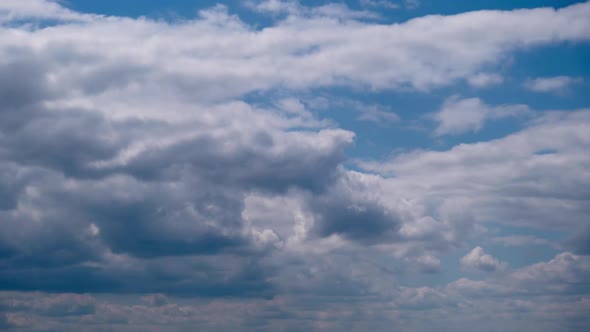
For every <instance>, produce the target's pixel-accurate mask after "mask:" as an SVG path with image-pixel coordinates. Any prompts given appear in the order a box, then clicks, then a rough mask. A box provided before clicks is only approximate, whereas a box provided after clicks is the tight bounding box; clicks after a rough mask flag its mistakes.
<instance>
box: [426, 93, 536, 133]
mask: <svg viewBox="0 0 590 332" xmlns="http://www.w3.org/2000/svg"><path fill="white" fill-rule="evenodd" d="M529 111H530V110H529V107H528V106H526V105H520V104H517V105H500V106H492V105H487V104H485V103H484V102H483V101H482V100H481V99H479V98H467V99H461V98H459V97H458V96H453V97H450V98H448V99H447V100H446V101H445V102H444V104H443V106H442V107H441V109H440V111H438V112H437V113H435V114H434V115H433V118H434V120H435V121H436V122H438V126H437V127H436V129H435V131H434V134H435V135H436V136H442V135H460V134H464V133H467V132H478V131H479V130H481V128H482V127H483V126H484V124H485V122H486V121H489V120H496V119H501V118H506V117H514V116H520V115H524V114H527V113H528V112H529Z"/></svg>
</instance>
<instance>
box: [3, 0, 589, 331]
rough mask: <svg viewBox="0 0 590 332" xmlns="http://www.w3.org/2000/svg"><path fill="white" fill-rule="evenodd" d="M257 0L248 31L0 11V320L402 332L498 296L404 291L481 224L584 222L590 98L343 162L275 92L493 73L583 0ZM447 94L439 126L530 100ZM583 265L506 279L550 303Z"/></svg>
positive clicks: (299, 108)
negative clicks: (581, 106)
mask: <svg viewBox="0 0 590 332" xmlns="http://www.w3.org/2000/svg"><path fill="white" fill-rule="evenodd" d="M257 4H259V5H261V6H266V7H265V8H266V9H265V10H267V11H270V12H271V13H280V15H277V18H276V20H274V21H273V22H272V23H271V24H269V26H266V27H264V28H258V27H256V26H253V25H249V24H247V23H245V22H244V21H242V20H241V19H240V17H238V16H235V15H232V14H230V12H229V11H228V9H227V8H226V7H224V6H215V7H213V8H210V9H207V10H202V11H200V12H199V13H198V15H197V16H196V17H195V18H193V19H187V20H185V21H182V22H164V21H157V20H151V19H148V18H139V19H133V18H123V17H112V16H96V15H87V14H81V13H76V12H73V11H71V10H67V9H65V7H62V6H60V5H59V4H58V3H56V2H47V1H32V0H31V1H28V2H26V1H18V2H17V1H10V2H2V4H1V5H0V8H1V10H0V11H1V12H2V19H1V21H2V22H3V23H2V26H1V28H0V33H1V34H2V36H3V38H1V39H0V53H1V54H2V57H1V60H0V219H1V220H2V223H0V288H2V289H3V290H8V291H10V292H3V293H2V296H0V299H1V300H2V301H1V302H2V304H1V309H0V311H2V315H0V317H2V318H0V324H2V325H3V326H4V327H6V326H19V327H22V328H24V329H30V330H39V329H41V330H43V329H45V330H52V329H53V330H56V331H60V330H80V328H79V325H85V326H90V327H89V328H90V329H91V330H92V329H96V330H105V329H106V330H112V329H116V330H123V331H124V330H137V329H138V328H140V329H142V330H143V327H146V325H148V324H154V325H153V326H155V327H153V326H152V328H153V329H155V330H162V329H164V330H165V329H169V330H172V331H174V330H190V331H193V330H195V328H197V329H199V328H200V327H203V329H202V330H207V329H209V330H232V329H234V330H235V329H243V330H248V329H250V330H265V329H266V330H280V329H289V328H292V329H295V330H297V329H302V328H305V329H308V330H330V329H332V330H342V329H353V330H355V329H356V330H379V329H382V330H383V329H391V326H394V325H392V323H393V322H394V321H397V322H398V323H399V324H401V325H400V327H401V328H402V329H406V330H411V329H413V328H414V327H413V326H409V325H411V324H410V323H407V320H405V319H398V318H400V317H402V316H403V315H409V316H403V317H409V318H412V316H411V315H413V314H415V313H413V311H416V310H434V311H433V312H434V315H435V317H436V315H439V316H438V317H446V312H443V311H437V310H443V309H444V310H451V309H449V307H453V306H455V308H466V307H469V306H468V305H466V303H467V304H468V303H469V302H468V300H469V299H467V300H466V299H464V298H461V296H462V294H465V293H469V292H471V291H473V289H475V288H477V287H479V286H481V287H482V288H484V289H485V290H488V291H497V290H498V289H500V290H499V291H498V292H500V293H501V287H500V286H499V285H500V281H496V279H490V280H486V281H481V282H480V281H467V280H464V279H460V281H458V282H457V283H456V284H453V285H450V286H448V288H447V287H438V288H436V287H416V288H411V287H405V286H401V281H400V280H403V279H404V278H405V279H406V280H407V279H408V278H411V276H408V275H409V274H410V272H415V271H418V272H423V273H437V272H440V271H442V270H443V266H441V255H443V254H445V253H449V252H450V251H452V250H454V249H455V250H456V249H457V248H462V247H463V245H464V244H465V242H466V240H467V239H469V238H470V237H471V236H473V233H474V232H475V231H476V230H477V229H478V226H480V225H481V224H484V223H487V222H495V223H508V224H513V225H519V226H524V227H535V228H541V229H551V230H561V231H568V230H571V229H573V228H574V227H579V225H580V222H581V221H583V220H586V218H585V217H586V216H587V214H588V208H587V206H588V204H587V201H586V199H585V197H588V191H587V189H586V188H588V187H589V186H588V181H587V179H588V176H587V167H585V166H586V165H587V164H588V157H587V154H586V153H584V152H585V151H587V148H588V146H589V145H590V143H589V142H590V137H588V133H589V132H590V131H589V130H588V126H589V123H590V116H589V111H588V110H576V111H566V112H546V113H543V114H540V115H539V116H538V117H536V118H535V120H534V121H531V122H530V123H528V124H527V126H526V127H525V128H524V129H522V130H520V131H518V132H516V133H513V134H511V135H508V136H506V137H503V138H499V139H496V140H492V141H488V142H479V143H472V144H461V145H457V146H454V147H452V148H450V149H448V150H443V151H422V150H417V151H409V152H407V153H401V154H396V155H395V156H394V157H393V158H392V159H391V160H386V161H372V162H366V163H363V164H362V165H360V166H362V167H361V168H360V169H358V170H356V171H352V170H350V169H349V168H347V164H346V161H347V159H346V155H345V152H346V149H347V148H348V147H349V146H351V144H353V143H354V138H355V133H353V132H351V131H349V130H345V129H342V128H339V126H338V125H337V124H336V123H335V121H330V120H326V119H323V117H332V115H331V114H329V115H323V114H322V116H321V117H320V116H319V115H317V114H315V113H314V112H313V110H310V109H309V107H310V105H309V104H308V103H306V101H305V100H303V99H299V98H296V97H294V96H296V95H297V94H298V93H301V92H305V91H313V89H317V88H333V87H336V88H337V87H342V86H345V87H354V88H355V89H359V90H361V91H373V92H383V91H386V92H387V91H389V90H398V91H408V90H411V91H413V92H416V91H418V92H420V91H427V90H430V89H435V88H437V87H442V86H450V85H452V84H454V83H456V82H459V81H461V80H467V81H469V80H471V81H472V82H471V83H472V84H475V85H486V84H491V83H490V82H492V81H494V79H497V78H494V77H493V76H485V75H487V74H485V73H484V72H482V70H483V69H484V68H486V70H487V69H488V68H490V67H492V68H493V67H494V65H496V64H498V63H499V62H501V61H502V59H503V58H504V57H505V56H508V55H509V54H511V52H513V51H515V50H519V49H523V48H526V49H529V48H531V47H533V46H540V45H548V44H554V43H559V42H563V41H568V42H580V41H586V40H588V34H587V31H588V20H587V16H588V15H587V14H588V12H589V11H590V6H589V5H588V3H583V4H577V5H573V6H569V7H565V8H562V9H559V10H554V9H549V8H544V9H530V10H516V11H480V12H471V13H463V14H458V15H451V16H436V15H432V16H426V17H422V18H417V19H412V20H409V21H407V22H404V23H396V24H382V23H375V22H374V21H371V19H372V18H374V16H371V15H368V14H367V13H366V12H363V11H360V12H358V11H353V10H350V8H348V7H345V6H343V5H326V6H320V7H305V8H300V7H299V6H295V5H293V4H295V3H294V2H277V1H267V2H260V3H257ZM263 9H264V8H262V7H260V10H263ZM281 15H282V16H281ZM45 21H51V24H44V23H47V22H45ZM474 22H477V24H475V23H474ZM195 36H198V38H195ZM482 36H483V37H482ZM489 70H492V69H489ZM482 73H483V74H482ZM481 75H484V76H481ZM490 75H492V74H490ZM277 90H278V91H277ZM269 95H270V96H275V95H276V96H279V97H278V98H277V99H272V98H270V97H269V98H270V99H272V100H271V102H268V103H266V104H264V103H261V104H262V105H260V104H256V103H255V102H252V101H251V100H252V99H256V98H257V97H261V96H262V97H263V98H265V97H268V96H269ZM447 102H448V104H445V105H443V108H442V109H441V112H439V113H437V115H436V116H435V119H437V121H438V122H439V128H442V129H440V134H441V135H443V134H455V133H456V134H458V133H464V132H468V131H477V130H479V128H481V127H483V126H484V125H485V123H486V121H489V120H493V119H497V118H501V117H504V116H513V115H516V114H521V113H524V112H525V111H526V110H527V109H526V107H524V106H519V105H513V106H493V105H487V104H485V103H484V102H483V101H482V100H480V99H477V98H472V99H460V98H459V97H454V98H450V99H449V100H448V101H447ZM362 106H366V105H362V104H360V103H359V104H354V105H352V106H351V107H352V108H354V109H356V110H359V111H363V110H364V112H361V115H360V117H361V119H362V120H369V121H380V122H384V121H391V122H394V121H397V120H398V117H397V115H395V113H391V112H385V110H384V109H383V108H380V107H379V106H375V107H369V108H365V109H363V108H362ZM465 119H466V120H465ZM576 253H578V251H576ZM475 254H477V252H476V253H475ZM475 258H476V261H477V262H478V263H477V264H475V266H477V267H479V268H483V269H486V268H487V269H489V268H490V266H491V265H490V264H492V265H493V266H494V268H496V269H498V267H499V266H500V265H502V263H501V262H499V263H498V262H497V260H496V259H494V258H493V257H491V258H490V256H489V255H487V254H485V253H483V252H479V255H476V257H475ZM585 259H586V258H585V257H582V256H576V255H574V254H566V253H564V254H563V255H562V256H559V257H557V258H555V259H554V260H553V261H550V262H547V263H539V264H540V265H533V266H531V267H529V270H522V271H521V270H518V271H517V272H518V273H517V272H514V274H511V272H510V271H509V272H506V275H508V277H507V278H508V281H510V282H512V283H515V284H518V282H521V281H522V283H523V284H524V283H531V284H532V283H533V282H532V281H531V280H536V282H538V283H539V284H540V285H541V286H539V290H540V291H539V292H542V291H545V292H546V293H548V294H554V295H556V296H558V295H559V296H566V295H563V294H562V293H561V291H570V292H573V291H577V290H578V287H580V284H582V283H583V282H584V280H586V279H587V276H586V270H587V269H586V263H585ZM490 262H492V263H490ZM496 263H497V264H496ZM486 264H487V265H486ZM576 265H577V266H579V267H578V268H577V269H576V267H575V266H576ZM417 282H420V281H417ZM572 283H573V284H574V286H575V287H574V286H571V287H570V286H568V285H572ZM564 285H565V286H564ZM457 289H458V290H457ZM510 289H516V288H510ZM556 289H557V290H556ZM32 291H35V292H32ZM527 291H529V292H533V290H531V289H528V288H527ZM453 292H455V293H453ZM88 293H91V294H94V295H95V296H96V297H94V295H84V294H88ZM456 293H460V294H459V295H457V294H456ZM97 294H99V295H97ZM112 294H119V295H120V296H121V297H123V298H124V300H119V298H117V299H112V298H111V297H112ZM154 294H160V295H154ZM453 296H458V298H454V297H453ZM519 296H520V295H519ZM522 296H523V297H524V295H522ZM560 299H562V300H563V301H564V302H567V301H568V300H569V298H564V297H560ZM125 301H129V302H127V303H125ZM134 301H135V302H134ZM580 301H581V300H580ZM567 303H568V304H570V303H574V304H575V303H576V302H571V301H569V302H567ZM494 305H498V306H500V304H494ZM494 308H496V307H494ZM457 310H459V309H457ZM228 312H231V313H236V314H235V315H227V313H228ZM408 312H412V313H408ZM219 313H223V315H221V316H220V315H219ZM58 317H62V318H61V319H60V318H58ZM410 320H411V319H410ZM413 321H414V322H415V321H416V320H413ZM441 321H443V322H446V321H444V320H441ZM302 322H303V323H302ZM404 324H409V325H404ZM302 325H303V326H304V327H302ZM449 326H450V327H449V329H450V330H453V329H452V328H451V327H452V324H450V325H449ZM146 330H147V328H146Z"/></svg>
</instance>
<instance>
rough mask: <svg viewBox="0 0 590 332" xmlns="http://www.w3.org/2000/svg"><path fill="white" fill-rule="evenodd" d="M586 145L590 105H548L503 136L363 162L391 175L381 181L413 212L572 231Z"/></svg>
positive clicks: (579, 211)
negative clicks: (561, 108)
mask: <svg viewBox="0 0 590 332" xmlns="http://www.w3.org/2000/svg"><path fill="white" fill-rule="evenodd" d="M588 147H590V111H588V110H580V111H577V112H576V111H569V112H549V113H546V114H545V115H544V116H542V117H540V118H539V119H537V120H536V121H534V122H532V123H531V124H530V125H529V126H528V127H527V128H525V129H523V130H522V131H520V132H516V133H514V134H511V135H508V136H506V137H503V138H500V139H496V140H491V141H487V142H478V143H471V144H459V145H457V146H454V147H453V148H451V149H449V150H445V151H420V150H417V151H409V152H405V153H398V154H397V155H396V156H394V157H393V158H392V159H391V160H388V161H384V162H380V161H366V162H359V163H358V164H359V166H360V167H362V168H363V169H365V170H368V171H372V172H377V173H379V174H382V175H383V176H386V177H387V178H386V180H382V181H381V182H380V184H379V187H377V188H382V190H383V192H384V193H383V195H386V197H390V199H389V200H390V201H391V200H394V197H395V198H396V199H400V200H402V199H403V200H402V201H405V202H407V203H405V204H407V206H414V207H413V208H412V209H415V210H416V211H421V212H419V214H418V215H417V216H414V218H416V219H417V218H419V217H423V216H425V215H426V216H432V217H433V218H434V219H435V220H437V221H440V222H441V223H442V224H443V225H445V226H447V227H451V228H452V227H457V228H456V229H455V231H456V232H459V234H460V229H464V230H465V231H467V232H469V227H468V225H470V223H472V222H481V223H485V222H494V223H500V224H509V225H512V226H515V225H519V226H524V227H535V228H538V227H541V228H546V229H561V230H564V231H569V230H571V229H572V228H574V229H575V228H579V227H580V224H579V222H580V220H585V216H586V214H587V213H588V210H587V200H585V199H582V200H580V198H581V197H588V190H587V189H585V188H588V187H589V186H590V182H589V181H590V176H589V175H590V174H589V172H588V169H587V168H585V167H584V166H583V165H586V164H587V163H588V162H590V157H589V156H588V154H586V153H584V151H585V150H586V149H588ZM402 193H403V194H402ZM400 206H404V205H403V204H402V205H400ZM416 213H418V212H416ZM445 218H450V219H452V220H453V222H450V223H449V224H445V223H444V220H445ZM416 219H415V220H416ZM462 222H465V223H466V224H462ZM453 225H455V226H453ZM459 225H461V226H459ZM403 229H404V228H403V227H402V230H403ZM443 234H444V233H443Z"/></svg>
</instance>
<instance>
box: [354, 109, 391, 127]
mask: <svg viewBox="0 0 590 332" xmlns="http://www.w3.org/2000/svg"><path fill="white" fill-rule="evenodd" d="M360 112H361V115H359V117H358V119H359V120H362V121H369V122H374V123H377V124H392V123H397V122H399V121H400V117H399V115H397V114H395V113H393V112H390V111H385V110H382V109H380V108H379V107H377V106H364V107H361V110H360Z"/></svg>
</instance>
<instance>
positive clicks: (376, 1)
mask: <svg viewBox="0 0 590 332" xmlns="http://www.w3.org/2000/svg"><path fill="white" fill-rule="evenodd" d="M360 4H361V6H363V7H375V8H386V9H397V8H399V5H398V4H397V3H394V2H392V1H387V0H361V1H360Z"/></svg>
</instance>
